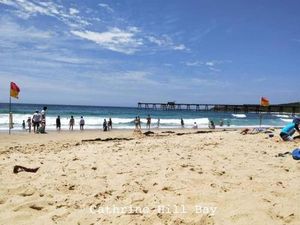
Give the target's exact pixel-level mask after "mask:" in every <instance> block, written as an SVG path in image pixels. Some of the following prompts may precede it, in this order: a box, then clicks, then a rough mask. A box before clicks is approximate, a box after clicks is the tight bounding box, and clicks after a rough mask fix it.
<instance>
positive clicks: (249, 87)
mask: <svg viewBox="0 0 300 225" xmlns="http://www.w3.org/2000/svg"><path fill="white" fill-rule="evenodd" d="M0 12H1V13H0V49H1V51H0V84H1V86H0V102H7V100H8V92H9V89H8V88H9V82H10V81H14V82H16V83H17V84H18V85H19V86H20V88H21V94H20V99H19V100H18V102H21V103H22V102H23V103H48V104H50V103H56V104H83V105H115V106H136V103H137V102H138V101H147V102H153V101H154V102H166V101H176V102H178V103H180V102H181V103H258V102H259V98H260V97H261V96H266V97H268V98H269V99H270V101H271V103H283V102H293V101H299V90H300V88H299V84H300V13H299V12H300V2H299V1H297V0H294V1H293V0H287V1H281V0H260V1H256V0H248V1H246V0H245V1H243V0H235V1H232V0H228V1H223V0H219V1H216V0H209V1H208V0H206V1H202V0H195V1H194V0H186V1H182V0H181V1H179V0H164V1H160V0H151V1H146V0H127V1H124V0H120V1H115V0H114V1H112V0H106V1H96V0H85V1H63V0H57V1H42V0H14V1H12V0H0Z"/></svg>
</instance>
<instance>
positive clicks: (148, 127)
mask: <svg viewBox="0 0 300 225" xmlns="http://www.w3.org/2000/svg"><path fill="white" fill-rule="evenodd" d="M150 127H151V117H150V115H148V117H147V125H146V128H147V129H149V130H150Z"/></svg>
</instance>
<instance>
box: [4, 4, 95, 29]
mask: <svg viewBox="0 0 300 225" xmlns="http://www.w3.org/2000/svg"><path fill="white" fill-rule="evenodd" d="M0 3H2V4H5V5H7V6H11V7H13V8H14V9H15V11H13V12H14V13H15V15H16V16H18V17H21V18H23V19H28V18H30V17H33V16H37V15H45V16H50V17H54V18H56V19H58V20H60V21H62V22H63V23H65V24H66V25H68V26H71V27H78V28H83V27H85V26H87V25H89V24H90V23H89V21H88V20H87V19H83V18H82V17H80V16H79V15H78V13H79V10H77V9H75V8H70V9H69V10H67V9H65V8H64V6H63V5H59V4H57V3H54V2H51V1H45V2H41V1H38V0H26V1H25V0H17V1H12V0H0Z"/></svg>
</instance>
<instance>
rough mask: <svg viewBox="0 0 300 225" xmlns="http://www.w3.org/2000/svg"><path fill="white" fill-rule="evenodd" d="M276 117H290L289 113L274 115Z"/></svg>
mask: <svg viewBox="0 0 300 225" xmlns="http://www.w3.org/2000/svg"><path fill="white" fill-rule="evenodd" d="M274 116H276V117H279V118H290V116H289V115H274Z"/></svg>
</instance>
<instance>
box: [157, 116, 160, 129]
mask: <svg viewBox="0 0 300 225" xmlns="http://www.w3.org/2000/svg"><path fill="white" fill-rule="evenodd" d="M159 126H160V118H158V119H157V128H159Z"/></svg>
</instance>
